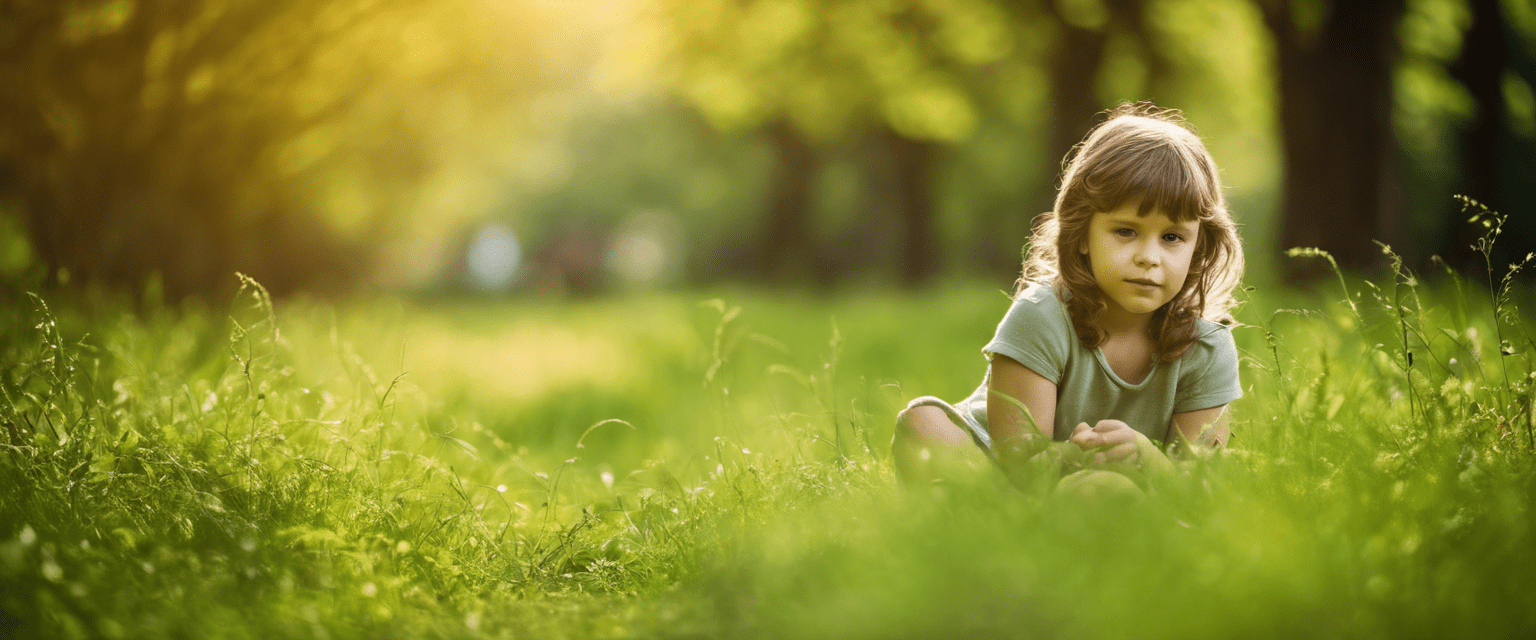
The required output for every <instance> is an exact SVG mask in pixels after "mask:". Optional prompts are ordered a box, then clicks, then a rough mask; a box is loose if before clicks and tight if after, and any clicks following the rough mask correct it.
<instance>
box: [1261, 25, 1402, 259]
mask: <svg viewBox="0 0 1536 640" xmlns="http://www.w3.org/2000/svg"><path fill="white" fill-rule="evenodd" d="M1259 6H1260V8H1261V10H1262V11H1263V14H1264V20H1265V23H1266V25H1267V26H1268V27H1269V30H1270V32H1271V33H1272V34H1273V37H1274V41H1275V50H1276V58H1277V61H1278V66H1279V86H1280V91H1279V100H1280V104H1279V111H1280V120H1281V138H1282V140H1281V142H1282V147H1283V148H1284V150H1285V159H1284V178H1283V182H1282V185H1283V186H1282V194H1281V229H1280V240H1281V243H1282V245H1283V247H1282V248H1289V247H1320V248H1322V249H1324V250H1327V251H1328V252H1329V253H1331V254H1333V256H1334V257H1335V258H1336V259H1337V260H1338V262H1339V264H1340V265H1341V266H1343V267H1345V268H1350V269H1364V268H1368V267H1371V266H1374V265H1376V264H1378V263H1379V260H1378V258H1379V255H1380V253H1379V251H1378V250H1377V249H1376V247H1375V245H1373V244H1372V243H1371V240H1373V239H1378V240H1382V241H1386V242H1390V243H1393V244H1394V245H1396V246H1399V247H1400V250H1401V245H1402V240H1403V239H1402V238H1400V237H1398V234H1399V233H1400V228H1399V227H1400V222H1401V219H1402V213H1401V207H1402V204H1401V201H1400V194H1399V185H1398V182H1397V178H1396V170H1395V167H1394V163H1393V156H1394V155H1395V153H1396V149H1397V147H1396V143H1395V136H1394V133H1393V130H1392V70H1393V65H1394V62H1395V61H1396V59H1397V55H1398V43H1397V35H1396V28H1397V24H1398V19H1399V17H1400V16H1401V15H1402V13H1403V1H1402V0H1351V1H1348V2H1345V1H1342V0H1341V1H1337V2H1300V1H1298V2H1291V1H1290V0H1272V1H1265V0H1260V2H1259Z"/></svg>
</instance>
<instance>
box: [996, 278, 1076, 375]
mask: <svg viewBox="0 0 1536 640" xmlns="http://www.w3.org/2000/svg"><path fill="white" fill-rule="evenodd" d="M1067 323H1068V320H1067V316H1066V309H1064V308H1063V307H1062V305H1061V301H1060V300H1057V299H1056V294H1055V293H1053V292H1052V291H1051V290H1050V289H1048V288H1045V287H1042V286H1040V285H1032V286H1031V287H1030V288H1028V289H1025V290H1024V292H1023V293H1021V294H1019V296H1018V297H1017V298H1015V299H1014V301H1013V305H1012V306H1010V307H1009V308H1008V313H1007V314H1005V315H1004V316H1003V321H1002V322H999V323H998V324H997V333H996V334H994V335H993V336H992V341H991V342H988V343H987V346H985V347H982V349H981V351H982V353H984V354H986V356H987V359H989V360H990V359H991V358H992V355H993V354H1002V355H1005V356H1008V357H1009V358H1013V359H1014V360H1017V361H1018V363H1019V364H1022V365H1024V366H1025V367H1028V368H1029V369H1030V370H1031V371H1034V372H1035V373H1038V374H1040V376H1041V377H1043V378H1045V379H1046V380H1050V381H1051V383H1052V384H1061V376H1062V372H1063V371H1064V369H1065V367H1066V363H1067V355H1068V353H1069V350H1070V349H1071V341H1072V336H1071V327H1070V326H1069V325H1068V324H1067Z"/></svg>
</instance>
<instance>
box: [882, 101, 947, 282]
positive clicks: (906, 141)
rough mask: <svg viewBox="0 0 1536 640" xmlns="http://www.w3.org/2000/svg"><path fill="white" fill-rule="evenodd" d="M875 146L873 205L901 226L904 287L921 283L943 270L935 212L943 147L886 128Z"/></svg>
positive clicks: (900, 273) (900, 263)
mask: <svg viewBox="0 0 1536 640" xmlns="http://www.w3.org/2000/svg"><path fill="white" fill-rule="evenodd" d="M872 148H873V150H874V155H875V157H874V158H873V159H872V160H873V161H872V162H871V163H870V167H871V170H872V171H874V172H875V173H876V176H874V177H873V179H872V180H871V181H870V186H871V189H872V190H873V191H874V193H872V196H873V197H871V198H870V202H869V204H870V205H871V206H873V207H876V208H878V209H881V210H883V212H884V213H885V215H883V216H880V217H879V218H877V219H883V220H886V221H889V222H887V224H891V223H894V224H895V226H896V230H897V233H898V235H897V240H896V248H897V260H896V274H897V278H898V280H899V281H900V282H901V284H902V286H904V287H908V288H911V287H916V286H919V285H921V284H923V283H925V282H927V281H928V280H929V279H931V278H932V277H933V276H934V275H936V274H937V273H938V271H939V267H940V261H939V255H940V253H941V252H942V250H943V247H941V246H940V243H939V234H938V229H937V225H936V223H935V220H934V210H933V209H934V204H933V188H934V185H933V176H934V169H935V167H936V166H937V162H936V161H937V159H938V152H939V145H938V143H936V142H932V141H928V140H914V139H912V138H908V137H905V136H902V135H901V134H899V133H896V132H895V131H893V130H891V129H890V128H888V127H881V128H880V129H878V130H877V131H876V132H875V144H874V145H872Z"/></svg>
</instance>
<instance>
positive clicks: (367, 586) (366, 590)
mask: <svg viewBox="0 0 1536 640" xmlns="http://www.w3.org/2000/svg"><path fill="white" fill-rule="evenodd" d="M376 595H379V587H378V585H375V584H373V583H372V582H364V583H363V596H364V597H368V598H372V597H374V596H376Z"/></svg>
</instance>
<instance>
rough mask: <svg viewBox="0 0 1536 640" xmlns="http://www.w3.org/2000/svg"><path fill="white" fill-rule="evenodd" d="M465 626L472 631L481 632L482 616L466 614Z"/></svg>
mask: <svg viewBox="0 0 1536 640" xmlns="http://www.w3.org/2000/svg"><path fill="white" fill-rule="evenodd" d="M464 626H466V627H469V630H470V631H477V630H479V629H480V614H478V613H475V612H473V611H471V612H469V613H466V614H464Z"/></svg>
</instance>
